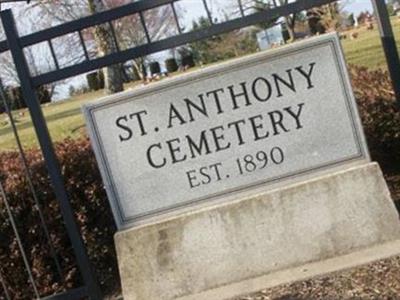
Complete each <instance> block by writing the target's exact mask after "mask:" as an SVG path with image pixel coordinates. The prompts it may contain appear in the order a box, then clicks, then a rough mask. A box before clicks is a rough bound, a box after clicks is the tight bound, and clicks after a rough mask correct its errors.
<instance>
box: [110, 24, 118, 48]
mask: <svg viewBox="0 0 400 300" xmlns="http://www.w3.org/2000/svg"><path fill="white" fill-rule="evenodd" d="M108 25H109V26H110V31H111V36H112V39H113V41H114V45H115V48H116V49H117V51H118V52H119V51H120V48H119V43H118V40H117V35H116V33H115V29H114V26H113V24H112V22H108Z"/></svg>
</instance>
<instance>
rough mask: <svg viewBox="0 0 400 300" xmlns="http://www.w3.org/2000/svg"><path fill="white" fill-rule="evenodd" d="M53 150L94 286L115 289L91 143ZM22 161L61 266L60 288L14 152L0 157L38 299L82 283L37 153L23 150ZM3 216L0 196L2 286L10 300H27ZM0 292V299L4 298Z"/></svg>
mask: <svg viewBox="0 0 400 300" xmlns="http://www.w3.org/2000/svg"><path fill="white" fill-rule="evenodd" d="M55 149H56V152H57V156H58V158H59V161H60V165H61V168H62V173H63V176H64V179H65V185H66V188H67V191H68V194H69V199H70V201H71V204H72V206H73V209H74V212H75V217H76V220H77V222H78V225H79V227H80V229H81V233H82V237H83V240H84V242H85V244H86V245H87V250H88V253H89V256H90V258H91V261H92V263H93V266H94V267H95V270H96V272H97V274H98V278H99V281H100V283H101V285H102V286H103V289H104V291H105V292H106V293H107V292H110V291H111V290H115V288H116V287H118V286H119V276H118V271H117V263H116V254H115V250H114V245H113V234H114V233H115V231H116V227H115V224H114V221H113V217H112V215H111V211H110V208H109V204H108V202H107V198H106V194H105V191H104V188H103V185H102V182H101V178H100V174H99V171H98V169H97V164H96V161H95V158H94V155H93V153H92V150H91V147H90V143H89V141H88V140H87V139H81V140H77V141H72V140H65V141H64V142H62V143H58V144H56V146H55ZM27 159H28V162H29V165H30V167H31V171H32V174H33V182H34V184H35V188H36V190H37V193H38V196H39V199H40V201H41V204H42V207H43V209H44V215H45V217H46V221H47V225H48V228H49V230H50V235H51V237H52V240H53V243H54V246H55V248H56V251H57V253H58V258H59V260H60V262H61V265H62V269H63V273H64V274H63V275H64V278H65V282H64V283H61V282H60V281H59V279H58V278H57V276H56V272H55V267H54V265H53V263H52V259H51V257H50V251H49V248H48V246H47V244H46V240H45V238H44V234H43V232H42V230H41V227H40V225H39V224H40V223H39V217H38V213H37V210H36V208H35V205H34V202H33V199H32V195H31V193H30V191H29V188H28V185H27V181H26V177H25V176H24V170H23V167H22V165H21V163H20V157H19V156H18V153H17V152H7V153H1V154H0V180H1V182H2V183H3V185H4V189H5V192H6V194H7V196H8V198H9V201H10V205H11V207H12V211H13V215H14V217H15V219H16V222H17V225H18V230H19V233H20V235H21V236H22V242H23V244H24V247H25V249H26V250H27V255H28V259H29V262H30V264H31V267H32V270H33V276H34V278H35V281H36V284H37V285H38V289H39V291H40V293H41V295H42V296H43V295H48V294H52V293H54V292H58V291H62V290H63V289H65V288H71V287H77V286H78V285H79V284H81V282H80V275H79V271H78V269H77V267H76V265H75V264H74V260H75V259H74V255H73V251H72V249H71V245H70V243H69V240H68V237H67V235H66V231H65V228H64V225H63V221H62V217H61V215H60V211H59V205H58V202H57V201H56V200H55V196H54V194H53V191H52V188H51V185H50V182H49V179H48V176H47V170H46V167H45V164H44V162H43V159H42V156H41V154H40V151H39V150H30V151H27ZM6 216H7V213H6V209H5V205H4V203H3V199H1V197H0V266H1V268H0V272H1V273H2V276H3V277H4V278H5V281H6V285H7V286H8V287H10V289H9V293H10V294H11V298H12V299H32V290H31V288H30V286H29V281H28V279H27V276H26V271H25V269H24V266H23V261H22V258H21V253H20V252H19V250H18V245H17V243H16V240H15V235H14V234H13V232H12V228H11V226H10V224H9V222H8V221H7V218H6ZM2 293H3V291H2V289H1V288H0V299H2V296H4V295H2Z"/></svg>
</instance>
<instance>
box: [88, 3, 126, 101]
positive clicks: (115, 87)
mask: <svg viewBox="0 0 400 300" xmlns="http://www.w3.org/2000/svg"><path fill="white" fill-rule="evenodd" d="M87 1H88V4H89V10H90V12H91V13H92V14H96V13H99V12H102V11H105V10H106V6H105V5H104V4H103V2H102V0H87ZM94 39H95V41H96V44H97V47H98V52H99V54H100V55H107V54H111V53H113V52H116V51H117V46H116V44H115V43H116V42H115V41H114V39H113V36H112V31H111V28H110V25H109V24H101V25H99V26H96V27H95V29H94ZM104 76H105V90H106V93H108V94H113V93H117V92H121V91H122V90H123V89H124V86H123V78H122V69H121V65H119V64H117V65H112V66H109V67H106V68H104Z"/></svg>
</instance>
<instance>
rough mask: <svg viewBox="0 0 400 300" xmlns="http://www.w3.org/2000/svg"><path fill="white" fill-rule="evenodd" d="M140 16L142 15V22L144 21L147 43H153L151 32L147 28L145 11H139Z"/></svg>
mask: <svg viewBox="0 0 400 300" xmlns="http://www.w3.org/2000/svg"><path fill="white" fill-rule="evenodd" d="M139 17H140V22H141V23H142V27H143V30H144V33H145V35H146V39H147V43H151V38H150V34H149V31H148V30H147V26H146V21H145V20H144V16H143V12H140V13H139Z"/></svg>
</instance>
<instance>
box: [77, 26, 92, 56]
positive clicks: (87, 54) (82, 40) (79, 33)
mask: <svg viewBox="0 0 400 300" xmlns="http://www.w3.org/2000/svg"><path fill="white" fill-rule="evenodd" d="M78 35H79V40H80V41H81V46H82V49H83V53H84V55H85V59H86V60H89V53H88V51H87V48H86V44H85V40H84V39H83V36H82V32H81V31H80V30H79V31H78Z"/></svg>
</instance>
